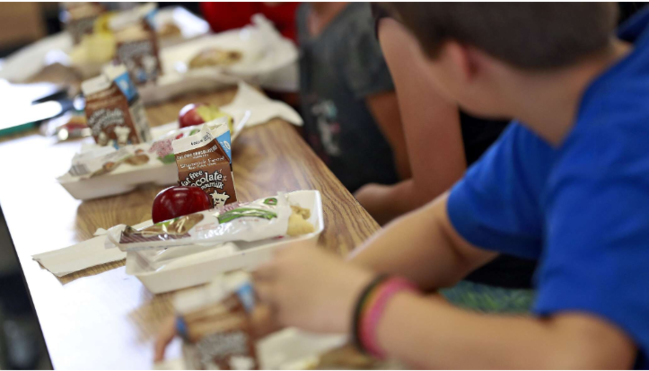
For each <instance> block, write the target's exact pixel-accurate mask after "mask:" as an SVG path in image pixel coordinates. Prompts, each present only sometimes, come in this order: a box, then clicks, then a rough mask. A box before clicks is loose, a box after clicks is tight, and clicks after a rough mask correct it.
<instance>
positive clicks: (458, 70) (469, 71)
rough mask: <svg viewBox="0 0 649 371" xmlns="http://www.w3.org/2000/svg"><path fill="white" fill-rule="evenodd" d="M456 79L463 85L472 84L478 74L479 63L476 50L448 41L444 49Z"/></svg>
mask: <svg viewBox="0 0 649 371" xmlns="http://www.w3.org/2000/svg"><path fill="white" fill-rule="evenodd" d="M443 48H444V49H445V50H444V51H443V52H444V53H446V56H447V58H448V59H449V62H450V63H451V65H452V66H453V69H454V70H455V71H454V73H455V74H456V77H457V78H459V79H460V81H461V82H462V83H463V84H469V83H471V82H472V81H473V80H474V79H475V77H476V75H477V73H478V63H477V58H476V55H475V54H474V50H472V49H471V48H469V47H467V46H465V45H462V44H460V43H458V42H456V41H448V42H446V44H445V45H444V47H443Z"/></svg>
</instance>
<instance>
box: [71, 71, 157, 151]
mask: <svg viewBox="0 0 649 371" xmlns="http://www.w3.org/2000/svg"><path fill="white" fill-rule="evenodd" d="M81 90H82V91H83V94H84V95H85V97H86V108H85V112H86V118H87V120H88V126H89V127H90V129H91V131H92V136H93V137H94V138H95V141H96V142H97V144H99V145H102V146H113V147H116V148H117V147H122V146H124V145H127V144H138V143H143V142H147V141H149V140H151V133H150V131H149V122H148V120H147V117H146V113H145V111H144V105H143V103H142V100H141V99H140V96H139V94H138V92H137V89H136V88H135V85H133V82H132V81H131V79H130V77H129V75H128V73H127V71H126V68H125V67H124V66H123V65H120V66H106V68H104V70H103V73H102V74H101V75H99V76H97V77H95V78H92V79H89V80H86V81H84V82H83V83H82V84H81Z"/></svg>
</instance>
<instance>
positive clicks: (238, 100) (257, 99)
mask: <svg viewBox="0 0 649 371" xmlns="http://www.w3.org/2000/svg"><path fill="white" fill-rule="evenodd" d="M221 110H223V111H224V112H227V113H229V114H230V115H232V116H233V117H235V118H240V117H243V115H245V112H246V111H250V112H251V116H250V119H249V120H248V122H247V123H246V127H251V126H256V125H259V124H264V123H266V122H268V120H270V119H273V118H281V119H283V120H285V121H288V122H290V123H291V124H293V125H297V126H302V124H303V121H302V117H300V115H299V114H298V113H297V112H295V110H294V109H293V108H291V106H289V105H288V104H286V103H284V102H282V101H277V100H272V99H270V98H268V97H267V96H265V95H264V94H263V93H261V92H259V91H257V90H255V89H254V88H253V87H252V86H250V85H248V84H246V83H245V82H239V90H238V91H237V95H236V96H235V97H234V100H232V102H231V103H230V104H227V105H225V106H221Z"/></svg>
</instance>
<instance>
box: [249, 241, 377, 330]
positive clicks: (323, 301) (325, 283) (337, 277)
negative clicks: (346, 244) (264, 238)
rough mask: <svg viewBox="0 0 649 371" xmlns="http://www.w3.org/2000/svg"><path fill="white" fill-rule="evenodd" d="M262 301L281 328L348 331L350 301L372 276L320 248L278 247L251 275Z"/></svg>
mask: <svg viewBox="0 0 649 371" xmlns="http://www.w3.org/2000/svg"><path fill="white" fill-rule="evenodd" d="M253 275H254V278H255V288H256V290H257V293H258V295H259V297H260V299H261V300H262V302H264V303H266V304H268V305H270V307H271V308H272V309H273V312H274V314H275V316H276V318H277V321H278V323H279V324H280V325H281V326H296V327H298V328H300V329H304V330H307V331H316V332H338V333H340V332H347V331H349V329H350V327H351V318H352V311H353V306H354V303H355V301H356V299H357V297H358V295H359V293H360V292H361V290H362V289H363V287H365V285H367V283H369V282H370V281H371V280H372V278H373V277H374V274H373V273H372V272H371V271H369V270H366V269H364V268H361V267H358V266H355V265H351V264H348V263H345V262H344V261H343V260H342V259H340V258H339V257H337V256H335V255H334V254H332V253H329V252H326V251H324V250H322V249H320V248H311V247H306V246H296V247H292V248H286V249H282V250H279V251H278V252H277V254H276V255H275V258H274V259H273V260H272V261H270V262H269V263H267V264H265V265H263V266H261V267H259V268H258V269H257V270H256V272H255V273H254V274H253Z"/></svg>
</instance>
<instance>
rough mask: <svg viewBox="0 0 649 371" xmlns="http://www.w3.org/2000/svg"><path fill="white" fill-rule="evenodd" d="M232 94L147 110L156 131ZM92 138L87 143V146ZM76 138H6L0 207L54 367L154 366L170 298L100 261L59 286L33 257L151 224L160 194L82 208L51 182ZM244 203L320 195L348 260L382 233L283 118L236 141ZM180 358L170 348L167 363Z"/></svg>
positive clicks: (324, 241) (330, 242)
mask: <svg viewBox="0 0 649 371" xmlns="http://www.w3.org/2000/svg"><path fill="white" fill-rule="evenodd" d="M235 93H236V90H226V91H221V92H216V93H210V94H203V95H194V96H188V97H183V98H181V99H178V100H175V101H173V102H169V103H166V104H163V105H159V106H154V107H149V108H148V109H147V114H148V117H149V121H150V123H151V125H152V126H157V125H162V124H165V123H168V122H171V121H174V120H175V119H176V118H177V114H178V111H179V109H180V108H181V107H182V106H184V105H185V104H186V103H189V102H211V103H215V104H219V105H222V104H226V103H228V102H229V101H230V100H231V99H232V98H233V97H234V94H235ZM85 140H90V139H85ZM79 146H80V141H73V142H65V143H56V141H55V139H54V138H46V137H43V136H40V135H39V134H37V133H35V132H33V131H32V132H28V133H26V134H23V135H17V136H12V137H11V139H8V140H3V141H0V174H1V175H0V179H1V181H0V205H1V206H2V210H3V212H4V215H5V219H6V220H7V224H8V227H9V231H10V234H11V236H12V238H13V242H14V246H15V248H16V251H17V254H18V258H19V260H20V264H21V266H22V268H23V271H24V273H25V278H26V280H27V284H28V286H29V290H30V293H31V295H32V299H33V302H34V306H35V309H36V313H37V315H38V318H39V321H40V323H41V327H42V330H43V334H44V337H45V341H46V344H47V348H48V351H49V353H50V357H51V360H52V364H53V366H54V367H55V368H58V369H80V368H83V369H124V368H128V369H150V368H151V367H152V366H153V365H152V340H153V336H154V335H155V333H156V329H157V326H158V325H159V323H160V322H161V321H162V319H163V318H165V317H166V316H167V315H169V314H170V313H171V295H172V294H162V295H153V294H151V293H149V292H148V291H147V290H146V288H145V287H144V286H143V285H142V284H141V283H140V282H139V281H138V280H137V279H136V278H135V277H132V276H128V275H126V274H125V272H124V262H123V261H122V262H116V263H111V264H104V265H102V266H98V267H93V268H90V269H86V270H84V271H81V272H77V273H74V274H71V275H69V276H66V277H63V278H62V279H57V278H56V277H55V276H54V275H52V274H51V273H49V272H48V271H47V270H45V269H44V268H42V267H41V266H40V265H39V264H38V263H36V262H35V261H33V260H32V258H31V256H32V255H33V254H37V253H41V252H46V251H51V250H55V249H59V248H62V247H66V246H69V245H72V244H75V243H78V242H81V241H84V240H86V239H88V238H91V237H92V234H93V233H94V231H95V230H96V229H97V228H100V227H101V228H108V227H111V226H113V225H116V224H119V223H125V224H130V225H132V224H136V223H139V222H142V221H145V220H147V219H150V217H151V204H152V201H153V198H154V197H155V195H156V194H157V192H159V191H160V190H161V189H162V187H157V186H152V185H144V186H142V187H140V188H138V189H137V190H136V191H133V192H130V193H128V194H124V195H119V196H113V197H106V198H102V199H97V200H91V201H86V202H81V201H78V200H75V199H73V198H72V197H71V196H70V195H69V194H68V193H67V192H66V191H65V189H63V187H61V186H60V185H59V184H58V183H57V182H56V180H55V178H56V177H57V176H59V175H62V174H64V173H65V172H66V171H67V170H68V168H69V166H70V159H71V158H72V156H73V155H74V153H75V152H76V151H78V148H79ZM233 147H234V155H233V163H234V174H235V179H236V189H237V194H238V197H239V199H240V200H242V201H250V200H254V199H256V198H259V197H263V196H267V195H271V194H275V193H276V192H277V191H292V190H298V189H317V190H319V191H320V192H321V193H322V196H323V207H324V217H325V230H324V232H323V233H322V235H321V238H320V240H319V244H320V245H321V246H323V247H324V248H327V249H330V250H333V251H336V252H338V253H340V254H346V253H347V252H348V251H349V250H351V249H352V248H354V247H355V246H357V245H358V244H360V243H361V242H362V241H364V240H365V239H366V238H367V237H368V236H370V235H371V234H372V233H373V232H375V231H376V230H377V229H378V225H377V224H376V222H375V221H374V220H373V219H372V218H371V217H370V216H369V215H368V214H367V212H366V211H365V210H364V209H363V208H362V207H361V206H360V205H359V204H358V203H357V202H356V200H355V199H354V198H353V196H352V195H351V194H350V193H349V192H347V190H346V189H345V188H344V187H343V186H342V184H341V183H340V182H339V181H338V180H337V179H336V178H335V176H334V175H333V174H332V173H331V172H330V171H329V170H328V169H327V167H326V166H325V165H324V164H323V163H322V162H321V161H320V160H319V159H318V158H317V157H316V156H315V154H314V153H313V152H312V151H311V150H310V148H309V147H308V146H307V145H306V144H305V142H304V141H303V140H302V138H301V137H300V135H299V134H298V133H297V131H296V130H295V128H294V127H292V126H291V125H290V124H288V123H286V122H284V121H281V120H271V121H270V122H269V123H267V124H265V125H260V126H258V127H254V128H250V129H246V130H245V131H244V132H242V134H241V135H240V137H239V138H238V139H237V141H236V142H235V143H234V144H233ZM178 355H179V347H178V344H177V343H175V344H172V347H171V349H170V353H169V356H170V357H174V356H178Z"/></svg>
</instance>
